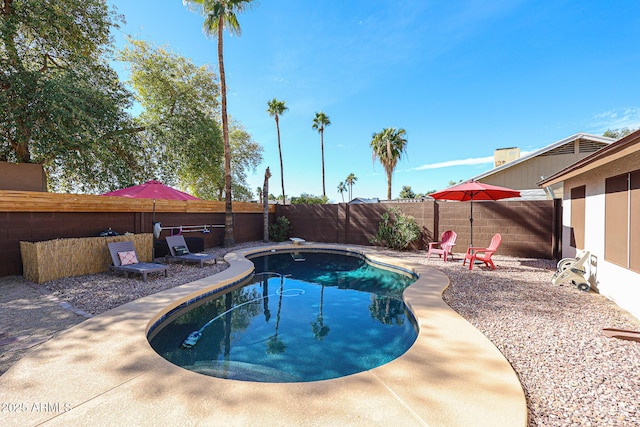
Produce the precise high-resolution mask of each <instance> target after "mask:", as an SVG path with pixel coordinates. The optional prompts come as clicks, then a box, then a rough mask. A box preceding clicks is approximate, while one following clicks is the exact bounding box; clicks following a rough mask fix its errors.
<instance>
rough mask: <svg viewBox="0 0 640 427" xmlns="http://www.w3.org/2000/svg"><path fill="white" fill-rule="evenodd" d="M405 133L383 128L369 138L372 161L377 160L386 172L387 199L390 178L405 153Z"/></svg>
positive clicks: (389, 196) (402, 130) (389, 194)
mask: <svg viewBox="0 0 640 427" xmlns="http://www.w3.org/2000/svg"><path fill="white" fill-rule="evenodd" d="M406 148H407V131H405V130H404V129H402V128H400V129H396V128H385V129H383V130H382V132H379V133H374V134H373V137H372V138H371V150H372V159H373V161H375V160H376V159H378V160H379V161H380V163H381V164H382V167H383V168H384V170H385V171H386V172H387V199H389V200H390V199H391V176H392V174H393V170H394V169H395V168H396V165H397V164H398V161H399V160H400V158H401V157H402V153H406Z"/></svg>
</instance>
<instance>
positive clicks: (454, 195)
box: [429, 181, 520, 246]
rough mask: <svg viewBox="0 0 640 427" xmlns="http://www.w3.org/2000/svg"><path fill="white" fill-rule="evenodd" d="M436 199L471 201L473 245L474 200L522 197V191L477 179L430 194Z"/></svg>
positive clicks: (470, 219) (470, 218)
mask: <svg viewBox="0 0 640 427" xmlns="http://www.w3.org/2000/svg"><path fill="white" fill-rule="evenodd" d="M429 196H431V197H433V198H434V199H436V200H458V201H461V202H466V201H470V202H471V216H470V217H469V223H470V224H471V245H470V246H473V201H474V200H500V199H508V198H511V197H520V192H519V191H516V190H511V189H510V188H505V187H498V186H496V185H489V184H483V183H482V182H477V181H468V182H463V183H461V184H458V185H454V186H453V187H449V188H445V189H444V190H442V191H437V192H435V193H432V194H429Z"/></svg>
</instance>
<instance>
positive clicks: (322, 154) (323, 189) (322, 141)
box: [320, 130, 327, 197]
mask: <svg viewBox="0 0 640 427" xmlns="http://www.w3.org/2000/svg"><path fill="white" fill-rule="evenodd" d="M320 154H321V156H322V195H323V196H325V197H327V192H326V191H325V188H324V130H323V131H322V132H320Z"/></svg>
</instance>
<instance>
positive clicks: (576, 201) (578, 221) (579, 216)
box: [570, 185, 586, 249]
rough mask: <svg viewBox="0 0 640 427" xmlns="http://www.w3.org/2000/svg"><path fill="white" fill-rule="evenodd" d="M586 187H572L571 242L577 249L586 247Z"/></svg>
mask: <svg viewBox="0 0 640 427" xmlns="http://www.w3.org/2000/svg"><path fill="white" fill-rule="evenodd" d="M585 194H586V187H585V186H584V185H582V186H580V187H574V188H572V189H571V240H570V244H571V246H572V247H574V248H576V249H584V212H585V204H584V197H585Z"/></svg>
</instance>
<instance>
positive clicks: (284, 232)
mask: <svg viewBox="0 0 640 427" xmlns="http://www.w3.org/2000/svg"><path fill="white" fill-rule="evenodd" d="M292 229H293V226H292V225H291V221H289V219H288V218H287V217H286V216H279V217H278V218H277V219H276V222H274V223H273V224H270V225H269V237H270V238H271V240H273V241H276V242H283V241H285V240H287V239H288V238H289V236H290V235H291V230H292Z"/></svg>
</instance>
